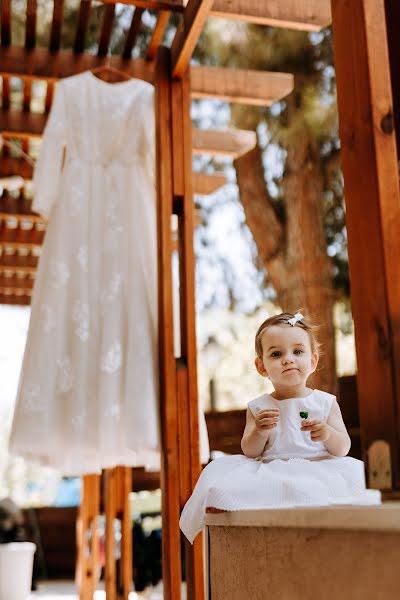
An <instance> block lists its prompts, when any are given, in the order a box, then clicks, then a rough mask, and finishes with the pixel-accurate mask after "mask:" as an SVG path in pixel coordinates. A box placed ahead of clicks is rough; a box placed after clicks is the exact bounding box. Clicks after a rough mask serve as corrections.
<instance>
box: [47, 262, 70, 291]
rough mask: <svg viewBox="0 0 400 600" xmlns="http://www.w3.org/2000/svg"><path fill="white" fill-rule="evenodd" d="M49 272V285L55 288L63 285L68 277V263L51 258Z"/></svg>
mask: <svg viewBox="0 0 400 600" xmlns="http://www.w3.org/2000/svg"><path fill="white" fill-rule="evenodd" d="M50 272H51V277H52V281H51V285H52V286H53V287H54V288H56V289H59V288H60V287H63V286H64V285H65V284H66V283H67V281H68V279H69V278H70V272H69V269H68V265H67V264H66V263H65V262H63V261H62V260H55V259H53V260H52V261H51V262H50Z"/></svg>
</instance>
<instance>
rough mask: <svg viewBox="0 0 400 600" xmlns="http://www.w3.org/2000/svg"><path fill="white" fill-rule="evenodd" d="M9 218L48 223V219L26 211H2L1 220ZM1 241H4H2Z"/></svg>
mask: <svg viewBox="0 0 400 600" xmlns="http://www.w3.org/2000/svg"><path fill="white" fill-rule="evenodd" d="M7 219H15V220H16V221H18V222H20V221H31V222H32V223H47V221H46V219H44V218H43V217H41V216H38V215H31V214H27V215H26V214H24V213H0V221H2V220H7ZM0 243H2V242H1V241H0Z"/></svg>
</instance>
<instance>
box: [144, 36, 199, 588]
mask: <svg viewBox="0 0 400 600" xmlns="http://www.w3.org/2000/svg"><path fill="white" fill-rule="evenodd" d="M155 80H156V86H157V87H156V90H157V93H156V115H157V128H156V129H157V190H158V207H157V210H158V243H159V257H158V258H159V286H160V287H159V303H160V304H159V328H160V329H159V331H160V342H159V346H160V376H161V411H162V428H163V429H162V438H163V456H162V469H161V482H162V499H163V509H162V510H163V536H162V537H163V581H164V598H166V599H171V600H176V599H178V598H180V585H181V572H180V557H181V551H180V532H179V524H178V521H179V514H180V509H181V508H182V507H183V504H184V503H185V501H186V500H187V499H188V497H189V495H190V493H191V491H192V489H193V487H194V484H195V482H196V480H197V478H198V476H199V474H200V469H201V466H200V450H199V422H198V404H197V371H196V332H195V300H194V254H193V227H194V206H193V198H192V158H191V157H192V136H191V121H190V76H189V73H188V72H187V73H185V74H184V75H183V78H182V79H178V80H172V78H171V56H170V51H169V50H168V49H166V48H163V47H162V48H160V50H159V52H158V57H157V63H156V78H155ZM172 214H176V215H178V223H179V226H178V238H179V239H178V248H179V265H180V328H181V332H180V334H181V335H180V338H181V356H180V357H179V358H177V359H176V360H175V357H174V331H173V296H172V240H171V217H172ZM185 556H186V575H187V597H188V598H189V599H193V600H200V599H201V600H202V599H203V598H204V583H203V554H202V540H201V536H200V538H198V539H197V540H196V543H195V545H194V546H193V547H192V546H190V544H187V546H186V551H185Z"/></svg>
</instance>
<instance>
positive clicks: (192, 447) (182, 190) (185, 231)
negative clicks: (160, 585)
mask: <svg viewBox="0 0 400 600" xmlns="http://www.w3.org/2000/svg"><path fill="white" fill-rule="evenodd" d="M171 96H172V102H171V106H172V157H173V165H172V167H173V169H172V171H173V199H174V200H173V210H174V213H175V214H176V215H178V240H179V244H178V251H179V280H180V286H179V289H180V339H181V357H180V359H179V360H178V361H177V363H176V367H177V388H178V389H177V395H178V400H179V403H178V431H179V433H178V439H179V465H180V508H181V509H182V508H183V506H184V504H185V502H186V501H187V500H188V498H189V496H190V494H191V492H192V490H193V488H194V485H195V483H196V481H197V479H198V477H199V475H200V471H201V465H200V445H199V437H200V435H199V412H198V398H197V358H196V357H197V350H196V324H195V260H194V251H193V231H194V203H193V190H192V188H193V184H192V123H191V119H190V71H189V70H187V71H185V73H184V74H183V76H182V78H181V79H175V80H173V82H172V85H171ZM185 562H186V583H187V598H188V600H192V599H193V600H202V599H203V598H204V576H203V572H204V567H203V540H202V536H198V538H196V540H195V543H194V545H193V546H192V545H191V544H189V543H188V542H187V540H185Z"/></svg>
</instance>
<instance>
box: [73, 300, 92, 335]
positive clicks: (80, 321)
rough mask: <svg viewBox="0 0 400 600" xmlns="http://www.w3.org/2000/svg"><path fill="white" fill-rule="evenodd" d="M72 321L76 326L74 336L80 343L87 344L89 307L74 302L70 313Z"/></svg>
mask: <svg viewBox="0 0 400 600" xmlns="http://www.w3.org/2000/svg"><path fill="white" fill-rule="evenodd" d="M72 320H73V321H74V323H75V324H76V326H75V333H76V335H77V336H78V337H79V338H80V340H81V341H82V342H87V341H88V339H89V305H88V304H86V303H84V302H81V301H80V300H76V301H75V304H74V308H73V311H72Z"/></svg>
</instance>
